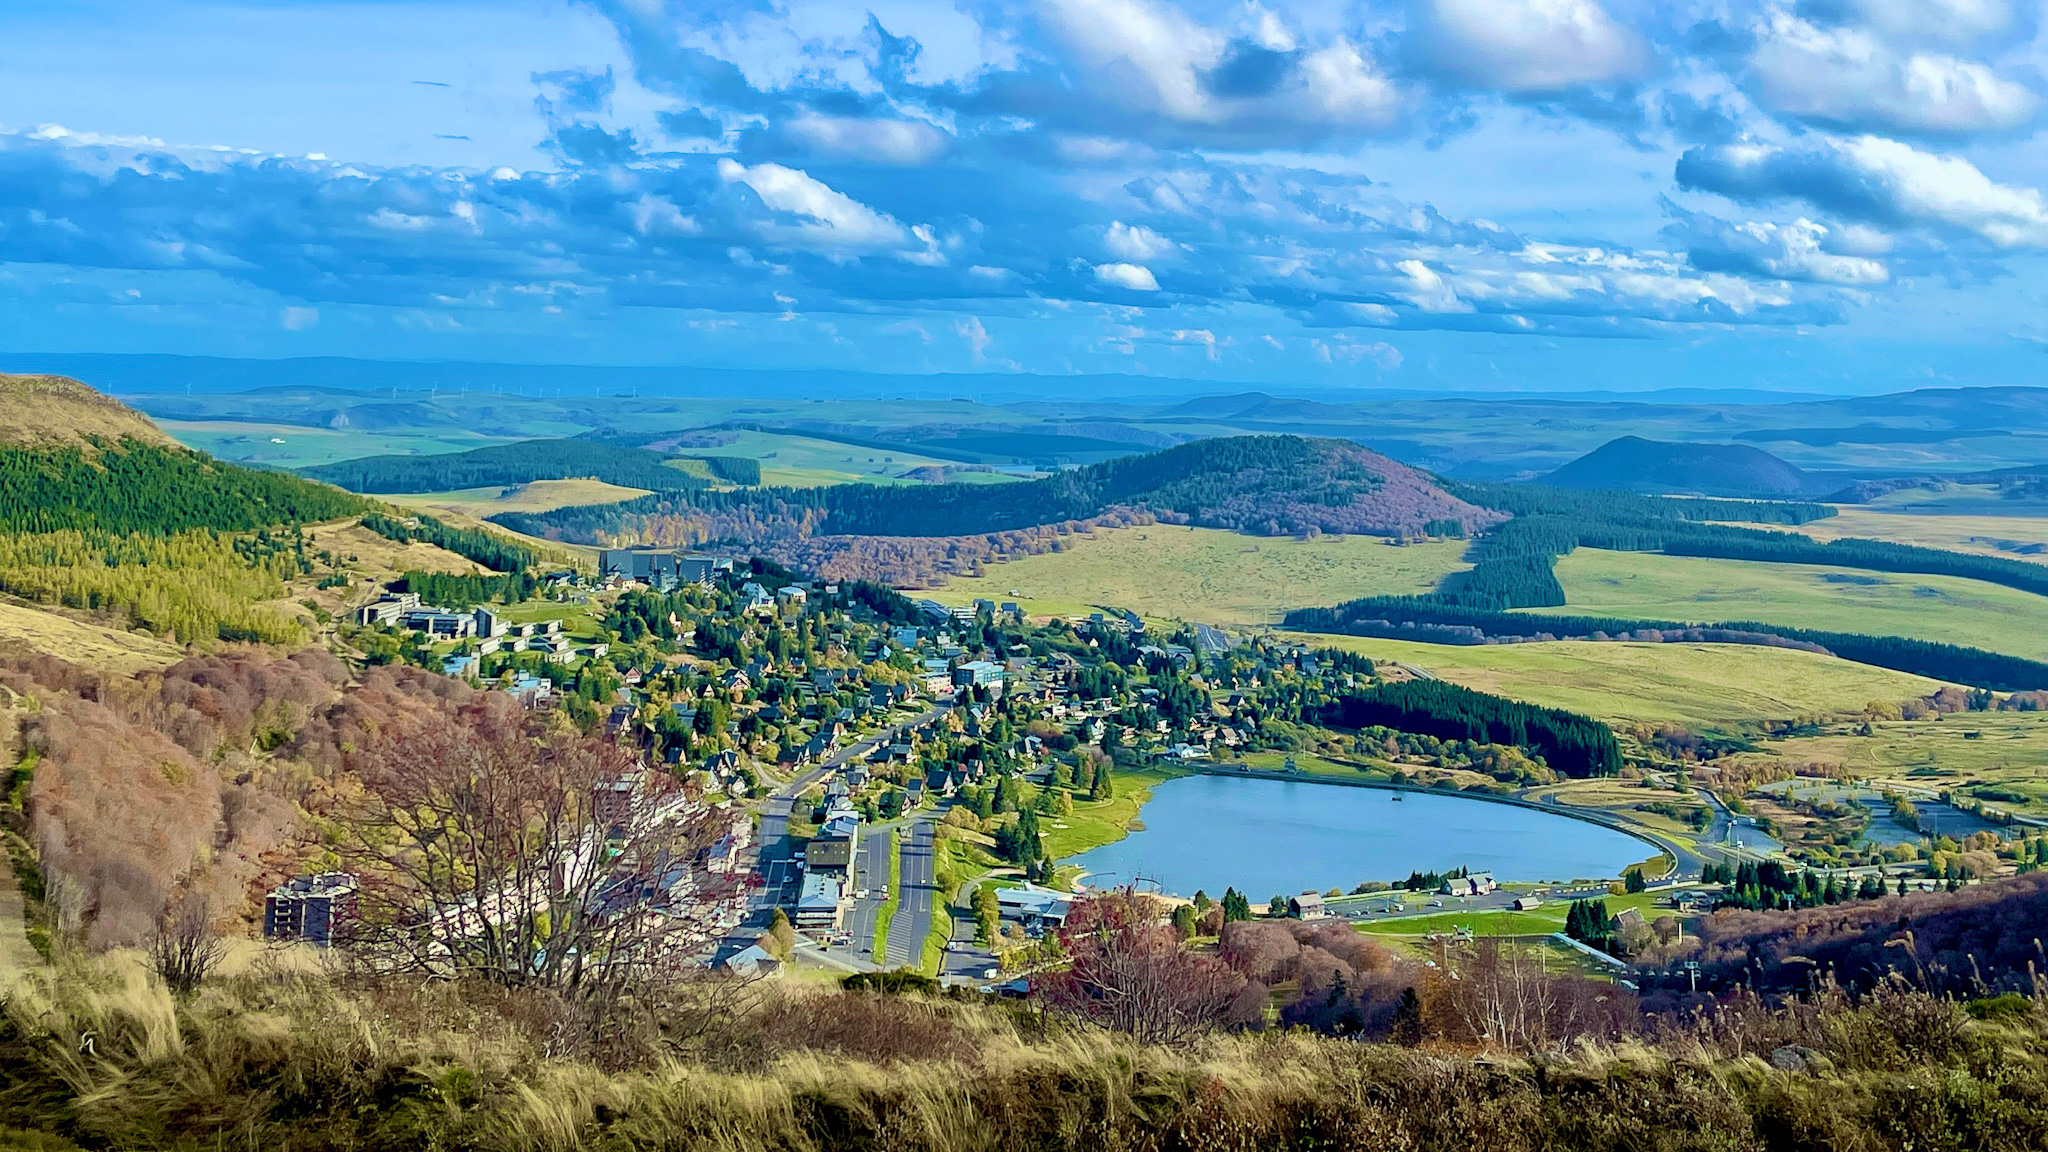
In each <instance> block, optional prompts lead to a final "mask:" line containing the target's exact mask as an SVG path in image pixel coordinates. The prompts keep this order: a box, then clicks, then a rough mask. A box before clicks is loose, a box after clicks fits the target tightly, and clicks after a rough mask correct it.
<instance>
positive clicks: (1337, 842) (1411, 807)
mask: <svg viewBox="0 0 2048 1152" xmlns="http://www.w3.org/2000/svg"><path fill="white" fill-rule="evenodd" d="M1396 796H1400V797H1402V799H1400V800H1395V799H1394V797H1396ZM1140 818H1141V819H1142V820H1143V822H1144V825H1145V828H1144V830H1143V831H1140V832H1133V833H1131V834H1130V835H1129V836H1127V837H1125V838H1124V839H1122V840H1119V841H1117V842H1116V843H1114V844H1106V845H1104V846H1102V847H1100V848H1096V849H1092V850H1090V851H1087V852H1083V853H1081V854H1080V855H1079V856H1074V857H1071V858H1069V859H1068V860H1067V861H1065V863H1071V864H1079V865H1080V866H1081V867H1083V868H1086V869H1087V870H1088V871H1089V873H1090V874H1091V879H1090V881H1089V883H1091V884H1095V885H1111V884H1123V883H1127V882H1130V881H1132V880H1135V879H1139V878H1143V879H1145V880H1150V881H1154V882H1156V883H1157V884H1158V885H1159V886H1160V887H1161V888H1162V889H1164V890H1165V891H1167V892H1170V893H1174V894H1176V895H1181V896H1192V895H1194V893H1195V890H1196V889H1202V890H1204V891H1206V892H1208V893H1209V895H1211V896H1217V895H1221V894H1222V892H1223V889H1224V888H1226V887H1234V888H1236V889H1238V890H1239V891H1241V892H1243V893H1245V894H1246V895H1247V896H1249V897H1250V898H1251V899H1252V900H1254V901H1259V900H1264V899H1265V898H1266V897H1267V896H1269V895H1272V894H1275V893H1289V894H1291V893H1295V892H1301V891H1304V890H1307V889H1314V890H1316V891H1323V890H1325V889H1329V888H1343V889H1345V890H1347V891H1348V890H1349V889H1350V888H1351V887H1352V886H1353V885H1355V884H1357V883H1359V882H1360V881H1363V880H1388V881H1392V880H1399V879H1402V878H1404V877H1406V876H1407V875H1408V873H1409V872H1411V871H1416V870H1420V871H1424V872H1430V871H1439V872H1440V871H1446V870H1448V869H1452V868H1458V867H1464V868H1469V869H1471V870H1472V871H1474V872H1491V873H1493V874H1494V876H1496V877H1497V878H1499V879H1501V880H1526V881H1543V880H1575V879H1605V878H1612V877H1615V876H1619V875H1620V874H1621V870H1622V869H1623V868H1626V867H1627V866H1628V865H1630V864H1634V863H1637V862H1639V861H1642V860H1647V859H1649V858H1650V857H1651V856H1654V855H1656V849H1655V848H1653V847H1651V846H1650V845H1649V844H1647V843H1645V842H1643V841H1641V840H1637V839H1636V838H1635V837H1633V836H1626V835H1623V834H1622V833H1620V832H1616V831H1614V830H1613V829H1611V828H1605V827H1602V826H1600V825H1597V824H1590V823H1587V822H1586V821H1584V820H1574V819H1572V818H1571V817H1568V816H1557V815H1553V814H1551V813H1548V812H1540V811H1535V810H1532V809H1528V808H1520V807H1516V806H1514V805H1511V804H1497V803H1491V802H1488V801H1485V800H1474V799H1472V798H1470V797H1464V796H1455V795H1439V794H1436V793H1429V792H1390V791H1386V790H1383V789H1377V788H1351V787H1344V786H1341V785H1334V784H1310V783H1297V782H1295V781H1292V780H1269V779H1259V778H1256V777H1245V778H1238V777H1230V776H1184V777H1181V778H1180V779H1176V780H1168V781H1166V782H1164V783H1162V784H1158V785H1156V786H1154V787H1153V789H1152V800H1151V802H1150V803H1148V804H1146V805H1145V807H1144V810H1143V811H1142V812H1141V813H1140Z"/></svg>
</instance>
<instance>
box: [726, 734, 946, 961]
mask: <svg viewBox="0 0 2048 1152" xmlns="http://www.w3.org/2000/svg"><path fill="white" fill-rule="evenodd" d="M950 707H952V706H951V705H950V704H934V705H932V706H931V707H930V708H927V709H925V710H924V711H923V712H920V713H919V714H917V715H916V716H914V717H912V718H910V719H908V720H905V721H903V722H901V723H898V724H892V725H890V726H889V727H888V728H885V729H883V730H882V731H880V732H877V733H875V734H874V735H872V736H869V737H868V738H867V739H865V740H861V741H859V742H857V743H853V744H849V745H847V746H846V747H844V748H839V749H835V750H834V751H832V752H830V753H828V754H827V755H826V756H825V758H824V759H823V760H820V761H818V762H817V763H816V764H813V765H811V766H810V767H809V768H807V769H805V770H803V771H802V772H799V773H797V774H796V775H795V776H792V777H790V778H789V779H788V780H786V781H784V782H783V783H782V785H781V787H779V788H777V789H776V790H775V791H774V792H773V793H772V794H771V795H770V796H769V797H768V799H766V800H764V801H762V803H761V818H760V821H759V824H758V831H759V833H760V836H759V841H760V849H759V854H758V855H757V856H756V857H755V871H756V872H757V873H758V874H759V875H760V877H761V885H762V886H761V896H760V899H759V900H757V901H756V902H755V906H754V910H755V912H756V913H757V914H758V915H757V916H756V918H755V919H756V924H755V926H756V927H762V926H765V925H766V923H767V919H768V916H769V914H770V912H771V910H773V909H774V908H776V907H790V906H793V905H794V904H795V903H796V898H797V891H798V888H799V886H800V885H801V884H802V882H803V871H802V868H801V866H800V865H799V864H798V862H797V859H796V848H795V846H794V845H793V844H792V843H791V842H790V838H789V818H790V815H791V813H792V811H793V810H794V808H795V806H796V798H797V797H798V796H801V795H802V794H803V793H804V792H805V790H807V789H809V788H810V787H811V786H812V785H814V784H816V783H817V782H818V781H820V780H823V779H824V778H825V777H827V776H829V775H830V774H832V773H834V772H837V771H838V770H839V769H841V768H843V767H845V766H846V765H847V764H849V763H852V762H853V761H856V760H860V759H865V758H866V757H867V756H869V755H870V754H872V753H873V752H874V750H875V749H876V748H879V747H881V746H882V745H884V744H894V743H896V742H897V741H898V740H900V739H901V738H902V736H903V734H904V733H905V732H909V731H912V730H914V729H918V728H922V727H924V726H925V725H927V724H929V723H931V722H932V721H934V720H937V719H938V718H939V717H941V716H944V715H945V714H946V711H947V709H949V708H950ZM884 879H885V880H886V879H887V875H886V872H885V873H884ZM856 947H858V943H857V942H856Z"/></svg>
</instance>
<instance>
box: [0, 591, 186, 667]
mask: <svg viewBox="0 0 2048 1152" xmlns="http://www.w3.org/2000/svg"><path fill="white" fill-rule="evenodd" d="M31 652H38V653H42V654H43V655H46V656H55V657H57V658H58V659H60V660H68V661H70V662H71V663H73V664H77V665H80V666H82V667H87V668H98V669H103V670H105V671H108V672H112V673H115V674H116V675H123V676H125V675H129V674H132V673H135V672H141V671H144V670H145V669H150V668H163V667H166V666H168V665H171V664H175V663H177V662H178V661H180V660H182V659H184V658H185V651H184V649H182V648H179V647H177V646H175V645H173V644H169V643H166V642H164V641H162V640H158V639H157V638H156V637H154V636H149V635H145V634H143V633H140V632H127V631H123V630H121V629H119V628H114V627H110V626H107V625H104V624H95V623H92V622H90V621H88V620H82V619H77V618H74V617H72V616H69V615H65V614H63V613H61V612H59V611H54V610H48V609H43V608H32V607H28V606H25V605H22V604H16V603H13V602H10V601H4V600H0V655H13V654H22V653H31Z"/></svg>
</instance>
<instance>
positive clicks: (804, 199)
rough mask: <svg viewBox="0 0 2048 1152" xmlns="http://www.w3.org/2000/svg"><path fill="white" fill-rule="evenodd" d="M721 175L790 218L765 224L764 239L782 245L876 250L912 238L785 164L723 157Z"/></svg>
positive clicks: (879, 215) (888, 220)
mask: <svg viewBox="0 0 2048 1152" xmlns="http://www.w3.org/2000/svg"><path fill="white" fill-rule="evenodd" d="M718 176H719V179H721V180H724V181H725V182H726V183H727V184H743V185H745V186H747V187H748V188H750V189H752V190H753V192H754V194H755V195H756V196H758V197H760V199H761V203H762V204H764V205H766V206H767V207H768V208H769V209H770V210H771V211H772V212H775V213H777V214H778V215H779V216H781V217H785V218H787V220H786V221H785V220H776V221H772V222H769V221H764V222H763V223H762V224H761V225H760V229H761V232H762V234H763V235H764V236H766V237H768V238H770V239H772V240H775V241H777V242H780V243H794V244H796V245H798V246H801V247H823V248H847V249H874V248H891V247H896V246H900V245H902V244H903V243H904V242H906V241H907V240H909V239H910V236H909V233H908V232H907V231H906V230H905V229H904V227H903V225H902V224H899V223H897V222H896V221H895V220H894V219H892V218H890V217H889V216H886V215H884V214H883V213H880V212H877V211H875V210H874V209H872V208H870V207H868V206H867V205H865V204H862V203H860V202H859V201H857V200H855V199H853V198H852V197H850V196H847V195H845V194H843V193H840V192H836V191H834V190H833V189H831V188H830V187H828V186H826V185H825V184H824V183H823V182H821V181H818V180H814V179H812V178H811V177H810V175H809V174H808V173H805V172H800V171H798V170H796V169H794V168H785V167H783V166H782V165H780V164H756V165H754V166H752V167H748V166H747V165H745V164H742V163H740V162H739V161H737V160H733V159H730V158H724V159H721V160H719V162H718Z"/></svg>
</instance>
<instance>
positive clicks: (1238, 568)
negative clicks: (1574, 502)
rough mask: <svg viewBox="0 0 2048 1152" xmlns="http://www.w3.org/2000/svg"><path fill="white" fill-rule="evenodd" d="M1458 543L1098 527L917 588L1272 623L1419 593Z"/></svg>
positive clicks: (1076, 611) (945, 598)
mask: <svg viewBox="0 0 2048 1152" xmlns="http://www.w3.org/2000/svg"><path fill="white" fill-rule="evenodd" d="M1465 549H1466V544H1465V542H1464V541H1462V540H1447V541H1439V542H1434V543H1428V544H1411V545H1409V546H1408V547H1405V548H1396V547H1392V546H1390V545H1389V544H1387V542H1386V541H1385V540H1382V539H1380V538H1379V537H1376V536H1321V537H1317V538H1315V539H1310V540H1298V539H1290V538H1287V537H1271V536H1244V535H1240V534H1238V533H1235V532H1226V531H1222V530H1220V529H1214V528H1185V527H1180V526H1176V525H1168V524H1153V525H1148V526H1145V527H1141V528H1121V529H1114V530H1102V531H1097V532H1096V533H1095V534H1094V537H1093V538H1092V539H1089V538H1085V537H1084V538H1081V539H1079V540H1076V541H1075V542H1074V543H1073V544H1072V546H1071V547H1069V548H1068V549H1067V550H1066V551H1064V552H1047V553H1044V554H1042V555H1038V556H1026V557H1023V558H1020V559H1017V560H1009V561H1005V562H1004V563H1001V564H994V565H990V566H989V567H987V568H986V569H984V570H983V575H981V576H978V577H971V578H969V577H955V578H953V579H951V580H949V581H947V582H946V584H945V585H944V586H943V587H940V588H937V589H934V590H932V591H930V592H928V593H924V595H928V596H930V598H931V599H934V600H937V601H939V602H941V603H946V604H965V603H968V602H969V601H972V600H975V599H988V600H996V601H1005V600H1014V601H1016V602H1017V604H1018V605H1019V606H1021V607H1022V608H1023V609H1024V610H1025V611H1026V612H1027V613H1030V614H1032V615H1037V616H1072V615H1085V614H1087V613H1089V612H1093V611H1096V610H1097V609H1098V608H1100V607H1104V606H1108V607H1116V608H1128V609H1130V610H1131V611H1133V612H1136V613H1138V614H1139V615H1141V616H1146V617H1151V618H1158V619H1163V620H1186V621H1191V622H1200V623H1205V624H1226V625H1240V626H1243V625H1261V624H1272V623H1276V622H1278V621H1279V619H1280V617H1281V616H1282V615H1283V614H1284V613H1285V612H1286V611H1287V610H1288V609H1290V608H1299V607H1301V606H1303V605H1305V604H1336V603H1339V602H1341V601H1344V600H1350V599H1354V598H1356V597H1360V596H1382V595H1390V596H1402V595H1410V594H1414V593H1420V592H1427V591H1429V590H1430V589H1432V588H1434V587H1435V586H1436V584H1437V582H1438V581H1440V580H1442V579H1443V578H1444V577H1445V576H1447V575H1449V574H1450V573H1452V572H1457V571H1461V570H1463V569H1464V568H1466V567H1467V565H1466V563H1465V561H1464V554H1465Z"/></svg>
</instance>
